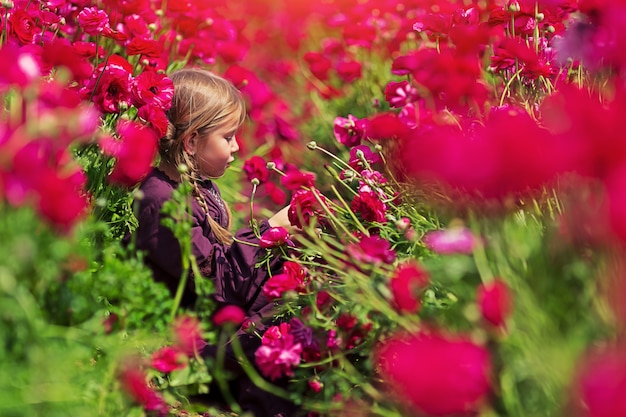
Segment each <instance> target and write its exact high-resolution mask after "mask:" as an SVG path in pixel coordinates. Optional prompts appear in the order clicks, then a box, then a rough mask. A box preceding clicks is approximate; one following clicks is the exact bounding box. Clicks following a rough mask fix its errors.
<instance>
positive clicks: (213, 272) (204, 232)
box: [136, 168, 293, 417]
mask: <svg viewBox="0 0 626 417" xmlns="http://www.w3.org/2000/svg"><path fill="white" fill-rule="evenodd" d="M177 186H178V183H177V182H175V181H173V180H171V179H170V178H169V177H168V176H167V175H166V174H165V173H164V172H162V171H160V170H159V169H156V168H155V169H153V170H152V172H151V173H150V174H149V175H148V176H147V177H146V178H145V180H144V181H143V182H142V184H141V186H140V190H141V191H143V194H144V197H143V199H141V200H140V201H139V210H138V213H137V218H138V221H139V227H138V229H137V231H136V245H137V249H139V250H143V251H145V254H146V256H145V262H146V264H147V265H148V266H149V267H150V268H151V269H152V271H153V274H154V278H155V280H157V281H159V282H163V283H165V284H166V285H167V287H168V288H169V289H170V291H171V292H172V294H175V293H176V290H177V288H178V283H179V281H180V278H181V276H182V272H183V271H182V261H181V252H180V245H179V243H178V240H177V239H176V238H175V236H174V234H173V233H172V232H171V230H170V229H169V228H167V227H166V226H163V225H162V224H161V219H162V218H163V215H162V214H161V208H162V206H163V203H164V202H166V201H167V200H169V198H170V197H171V195H172V192H173V191H174V189H175V188H176V187H177ZM200 188H201V191H202V192H203V193H204V197H205V200H206V202H207V205H208V208H209V214H210V215H211V217H212V218H213V219H215V220H216V221H217V222H218V223H219V224H221V225H222V226H223V227H226V226H227V224H228V218H227V216H228V215H227V213H226V211H225V209H224V208H223V206H222V204H220V201H221V198H220V199H219V200H218V199H217V198H216V196H215V195H213V194H217V196H219V189H218V188H217V187H216V186H215V184H214V183H213V182H211V181H205V182H204V183H203V184H201V187H200ZM210 189H212V191H213V192H210V191H209V190H210ZM192 212H193V224H192V230H191V234H192V241H191V245H192V252H193V255H194V256H195V258H196V261H197V263H198V267H199V269H200V272H201V274H202V277H193V276H191V275H190V278H191V279H188V281H187V284H188V285H187V288H186V289H185V292H184V294H183V299H182V303H181V305H182V306H183V307H185V308H193V306H194V303H195V300H196V294H195V290H194V283H193V280H194V279H211V280H212V281H213V283H214V286H215V294H214V296H213V297H214V299H215V301H217V302H218V303H219V304H234V305H238V306H240V307H241V308H243V310H244V311H245V312H246V314H247V316H248V317H249V318H250V320H252V321H254V322H255V323H257V329H258V330H260V332H261V333H262V332H263V331H264V327H265V326H266V325H267V323H265V324H264V323H262V322H261V320H262V319H264V318H269V317H271V313H272V310H273V303H271V302H270V301H269V300H268V299H267V298H266V297H265V296H264V295H263V293H262V291H261V288H262V286H263V284H264V283H265V281H266V280H267V278H268V277H269V274H268V271H267V269H265V268H255V264H256V263H257V261H258V259H259V257H260V256H262V255H263V254H264V253H265V249H262V248H259V247H258V246H250V245H246V244H245V243H238V242H234V243H233V244H232V245H230V246H228V245H224V244H223V243H221V242H219V241H218V240H217V238H216V237H215V235H214V234H213V232H212V231H211V228H210V226H209V222H208V220H207V218H206V213H205V211H204V209H202V207H201V206H200V205H199V204H198V202H197V201H195V199H193V201H192ZM269 228H270V225H269V223H268V221H267V220H263V221H262V222H261V223H260V224H259V229H260V233H261V234H263V233H264V232H265V231H267V230H268V229H269ZM235 238H236V240H237V241H240V242H250V243H257V244H258V243H259V240H258V238H257V237H256V236H255V235H254V233H253V231H252V230H251V229H250V228H245V229H242V230H239V231H238V232H237V233H235ZM281 266H282V262H281V260H280V259H276V260H274V261H273V262H272V264H271V266H270V268H271V269H272V273H278V272H279V269H280V268H281ZM238 335H239V340H240V341H241V343H242V346H243V347H244V350H245V351H246V352H247V354H248V357H249V358H251V359H253V355H254V351H255V350H256V348H257V347H258V346H259V345H260V339H259V338H258V337H257V336H254V335H247V334H245V333H244V332H243V331H239V332H238ZM214 351H215V347H212V346H209V347H208V349H207V352H205V353H206V354H208V355H211V354H212V353H213V352H214ZM235 362H236V361H234V359H233V361H232V362H231V363H230V366H229V368H230V370H231V371H233V370H235V371H237V369H233V368H237V366H236V365H235ZM239 371H240V373H241V375H240V378H239V383H236V384H234V385H238V387H239V390H240V392H239V393H237V394H238V395H239V402H240V405H241V406H242V407H244V409H247V410H249V411H252V412H253V413H254V415H255V416H263V417H266V416H274V415H276V416H279V415H281V416H288V415H292V414H293V405H292V404H290V403H287V402H285V401H282V400H280V399H278V398H276V397H274V396H271V395H270V394H268V393H267V392H265V391H261V390H258V389H256V387H254V386H253V384H252V383H250V382H249V381H248V380H247V378H245V375H243V374H242V371H241V370H239ZM236 382H237V381H236ZM242 402H243V404H242Z"/></svg>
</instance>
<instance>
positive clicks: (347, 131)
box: [333, 114, 367, 147]
mask: <svg viewBox="0 0 626 417" xmlns="http://www.w3.org/2000/svg"><path fill="white" fill-rule="evenodd" d="M366 130H367V119H357V118H356V117H354V116H353V115H351V114H349V115H348V117H347V118H345V117H336V118H335V122H334V128H333V131H334V133H335V138H336V139H337V141H339V143H341V144H343V145H345V146H348V147H352V146H356V145H359V144H360V143H361V140H362V139H363V138H364V137H365V134H366Z"/></svg>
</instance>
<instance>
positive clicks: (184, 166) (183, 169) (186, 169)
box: [177, 164, 189, 174]
mask: <svg viewBox="0 0 626 417" xmlns="http://www.w3.org/2000/svg"><path fill="white" fill-rule="evenodd" d="M177 169H178V173H179V174H184V173H186V172H189V167H188V166H187V164H180V165H178V167H177Z"/></svg>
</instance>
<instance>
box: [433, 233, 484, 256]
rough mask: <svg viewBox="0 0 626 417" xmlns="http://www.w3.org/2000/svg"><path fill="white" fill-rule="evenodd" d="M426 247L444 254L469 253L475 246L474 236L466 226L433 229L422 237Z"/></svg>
mask: <svg viewBox="0 0 626 417" xmlns="http://www.w3.org/2000/svg"><path fill="white" fill-rule="evenodd" d="M422 240H423V242H424V244H425V245H426V247H427V248H428V249H430V250H432V251H433V252H437V253H441V254H444V255H449V254H454V253H463V254H471V253H472V252H473V251H474V247H475V246H476V243H477V241H476V238H475V237H474V235H473V234H472V232H471V231H470V230H469V229H468V228H466V227H459V226H456V227H451V228H449V229H442V230H433V231H431V232H428V233H426V235H425V236H424V238H423V239H422Z"/></svg>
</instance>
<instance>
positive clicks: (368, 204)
mask: <svg viewBox="0 0 626 417" xmlns="http://www.w3.org/2000/svg"><path fill="white" fill-rule="evenodd" d="M350 209H351V210H352V211H353V212H355V213H357V214H359V215H360V216H361V218H362V219H363V220H365V221H369V222H378V223H387V218H386V217H385V213H386V212H387V206H386V205H385V203H383V202H382V201H381V199H380V197H379V196H378V195H377V194H376V193H375V192H374V191H373V190H372V188H371V187H370V186H369V185H363V186H361V187H360V188H359V194H357V195H356V196H355V197H354V199H353V200H352V203H350Z"/></svg>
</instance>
